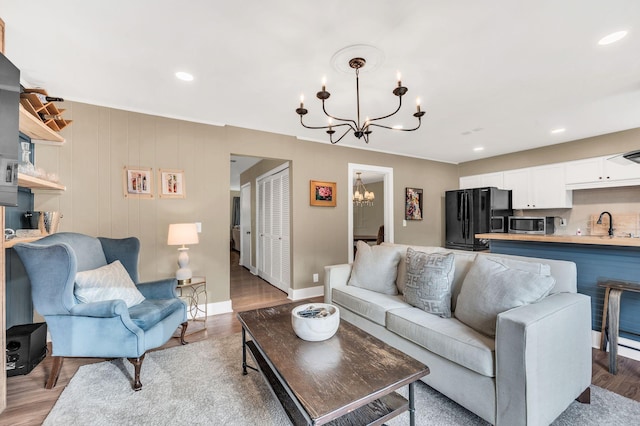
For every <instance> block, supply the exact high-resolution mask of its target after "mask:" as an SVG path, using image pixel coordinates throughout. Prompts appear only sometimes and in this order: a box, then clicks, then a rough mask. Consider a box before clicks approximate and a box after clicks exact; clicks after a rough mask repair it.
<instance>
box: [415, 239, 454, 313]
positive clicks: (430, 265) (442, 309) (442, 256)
mask: <svg viewBox="0 0 640 426" xmlns="http://www.w3.org/2000/svg"><path fill="white" fill-rule="evenodd" d="M454 260H455V255H454V254H453V253H431V254H427V253H422V252H420V251H415V250H414V249H412V248H411V247H409V248H408V249H407V260H406V264H407V279H406V281H405V284H404V300H405V301H406V302H407V303H409V304H410V305H413V306H415V307H416V308H420V309H422V310H423V311H425V312H428V313H430V314H434V315H438V316H440V317H442V318H451V283H452V282H453V275H454V271H455V262H454Z"/></svg>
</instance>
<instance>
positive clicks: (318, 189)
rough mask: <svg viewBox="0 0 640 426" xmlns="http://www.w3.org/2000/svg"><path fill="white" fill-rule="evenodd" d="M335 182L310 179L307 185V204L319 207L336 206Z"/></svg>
mask: <svg viewBox="0 0 640 426" xmlns="http://www.w3.org/2000/svg"><path fill="white" fill-rule="evenodd" d="M336 199H337V193H336V183H335V182H320V181H317V180H312V181H310V186H309V204H310V205H312V206H320V207H335V206H336Z"/></svg>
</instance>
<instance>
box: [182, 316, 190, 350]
mask: <svg viewBox="0 0 640 426" xmlns="http://www.w3.org/2000/svg"><path fill="white" fill-rule="evenodd" d="M188 326H189V321H185V322H183V323H182V331H181V332H180V344H181V345H186V344H187V343H189V342H187V341H186V340H184V334H185V333H186V332H187V327H188Z"/></svg>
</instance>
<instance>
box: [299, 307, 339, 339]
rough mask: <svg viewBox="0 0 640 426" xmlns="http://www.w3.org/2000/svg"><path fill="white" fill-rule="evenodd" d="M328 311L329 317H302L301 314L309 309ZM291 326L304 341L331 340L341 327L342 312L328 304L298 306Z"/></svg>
mask: <svg viewBox="0 0 640 426" xmlns="http://www.w3.org/2000/svg"><path fill="white" fill-rule="evenodd" d="M313 308H315V309H326V311H327V312H328V313H329V315H327V316H325V317H306V318H305V317H302V316H300V315H299V312H301V311H305V310H307V309H313ZM291 325H292V326H293V331H294V332H295V333H296V335H297V336H298V337H299V338H301V339H302V340H307V341H309V342H319V341H321V340H327V339H329V338H331V337H332V336H333V335H334V334H336V331H338V327H339V326H340V310H339V309H338V307H337V306H334V305H330V304H328V303H307V304H305V305H300V306H296V307H295V308H293V310H292V311H291Z"/></svg>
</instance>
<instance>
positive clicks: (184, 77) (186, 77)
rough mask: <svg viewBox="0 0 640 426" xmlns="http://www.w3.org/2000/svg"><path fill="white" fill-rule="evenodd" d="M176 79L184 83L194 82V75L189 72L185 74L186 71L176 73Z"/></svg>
mask: <svg viewBox="0 0 640 426" xmlns="http://www.w3.org/2000/svg"><path fill="white" fill-rule="evenodd" d="M176 77H177V78H179V79H180V80H182V81H193V75H191V74H189V73H188V72H184V71H178V72H177V73H176Z"/></svg>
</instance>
